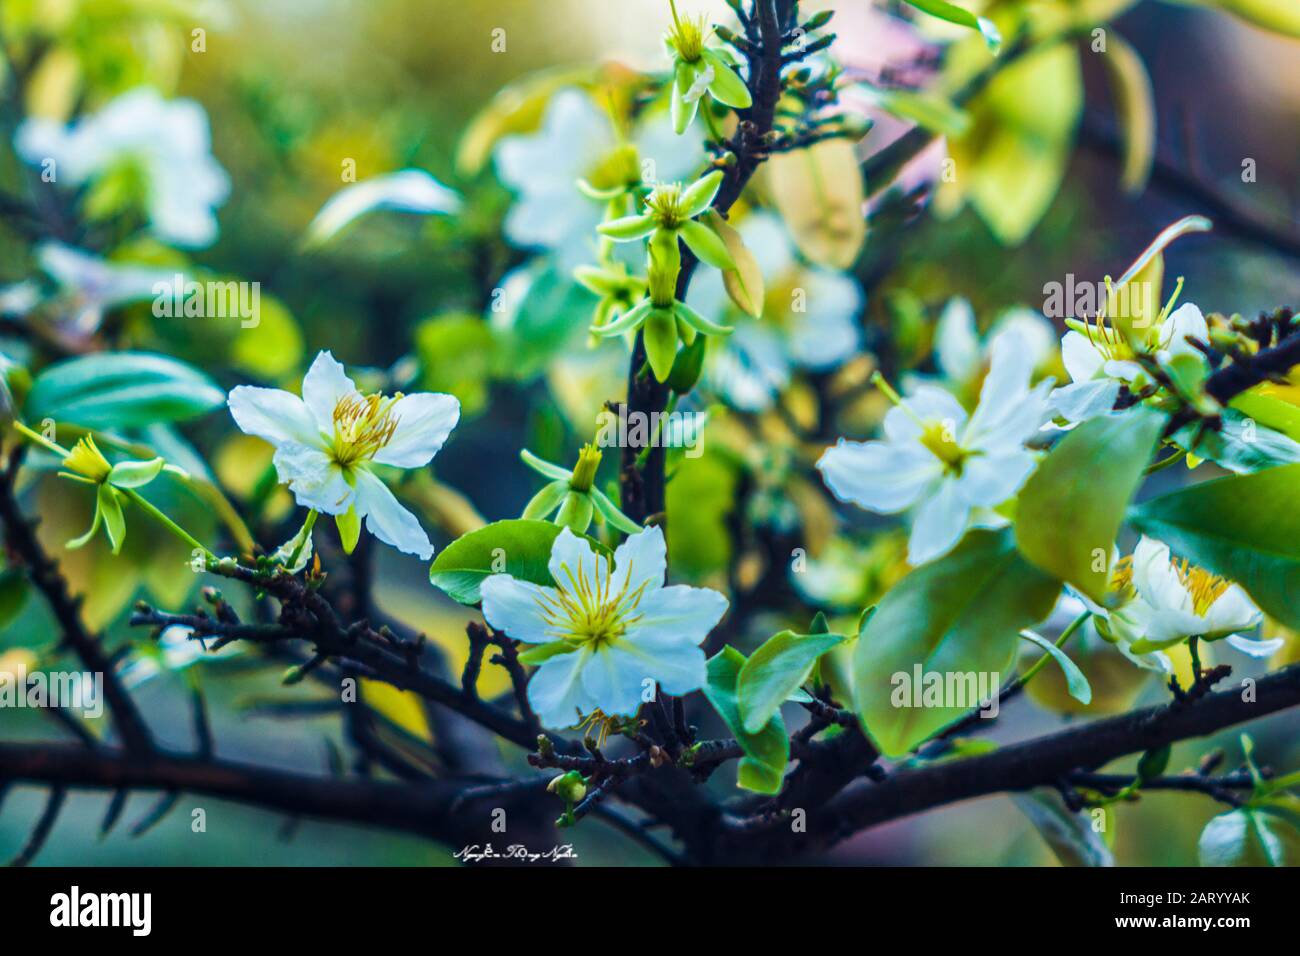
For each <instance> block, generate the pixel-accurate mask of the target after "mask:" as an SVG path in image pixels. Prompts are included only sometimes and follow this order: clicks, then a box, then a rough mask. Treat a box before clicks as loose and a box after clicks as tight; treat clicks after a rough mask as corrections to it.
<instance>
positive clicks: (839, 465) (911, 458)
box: [817, 438, 943, 514]
mask: <svg viewBox="0 0 1300 956" xmlns="http://www.w3.org/2000/svg"><path fill="white" fill-rule="evenodd" d="M817 470H818V471H820V472H821V473H822V478H823V479H824V480H825V482H826V487H828V488H830V490H831V491H832V492H833V493H834V494H835V497H836V498H838V499H840V500H841V501H851V502H853V503H854V504H856V505H858V506H860V507H862V508H866V509H868V510H870V511H876V512H880V513H881V514H890V513H892V512H895V511H902V510H903V509H904V508H907V507H910V506H911V505H913V504H915V503H916V501H917V499H918V498H920V497H921V495H922V494H923V493H924V492H925V489H926V488H928V487H929V486H930V485H931V484H933V483H934V481H936V480H937V479H938V478H939V477H940V476H941V475H942V474H943V463H942V462H940V461H939V459H938V458H936V457H935V456H934V455H933V454H932V453H931V452H930V451H929V450H927V449H926V448H925V447H924V446H922V445H920V444H917V443H916V442H910V441H909V442H908V443H906V444H899V443H895V442H892V441H889V442H883V441H869V442H851V441H845V440H844V439H842V438H841V439H840V442H839V444H838V445H835V446H834V447H832V448H828V449H826V451H825V453H824V454H823V455H822V457H821V460H819V461H818V462H817Z"/></svg>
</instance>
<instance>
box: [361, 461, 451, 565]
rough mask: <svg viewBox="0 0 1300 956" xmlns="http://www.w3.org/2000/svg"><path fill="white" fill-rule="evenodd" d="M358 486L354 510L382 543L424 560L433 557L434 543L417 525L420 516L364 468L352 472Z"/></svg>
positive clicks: (418, 524)
mask: <svg viewBox="0 0 1300 956" xmlns="http://www.w3.org/2000/svg"><path fill="white" fill-rule="evenodd" d="M353 477H354V480H355V481H356V486H357V511H358V513H359V514H361V515H363V516H364V517H365V519H366V528H367V529H368V530H369V531H370V533H371V534H373V535H374V536H375V537H376V538H378V539H379V540H380V541H382V542H384V544H390V545H392V546H393V547H394V548H396V549H397V550H398V551H401V552H404V553H405V554H414V555H416V556H417V557H419V558H420V559H421V560H423V561H427V560H429V558H431V557H433V545H432V544H430V543H429V536H428V535H427V534H425V533H424V529H423V528H422V527H420V522H419V519H417V518H416V517H415V515H413V514H411V512H409V511H407V510H406V509H405V508H403V507H402V506H401V505H400V504H399V503H398V501H397V499H396V498H395V497H393V493H392V492H391V491H389V490H388V486H387V485H385V484H384V483H383V482H382V481H380V480H379V479H378V478H376V477H375V476H374V475H373V474H371V473H370V472H368V471H366V470H365V469H364V468H358V469H356V470H355V471H354V472H353Z"/></svg>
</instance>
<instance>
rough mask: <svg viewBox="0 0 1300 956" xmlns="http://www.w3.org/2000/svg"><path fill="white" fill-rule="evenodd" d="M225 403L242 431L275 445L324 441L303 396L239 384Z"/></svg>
mask: <svg viewBox="0 0 1300 956" xmlns="http://www.w3.org/2000/svg"><path fill="white" fill-rule="evenodd" d="M226 404H227V405H228V406H229V408H230V414H231V416H232V417H233V418H234V419H235V424H236V425H238V426H239V429H240V431H243V432H246V433H247V434H249V435H256V436H257V437H258V438H262V439H265V440H266V441H269V442H270V443H271V444H273V445H279V444H281V443H282V442H286V441H292V442H296V443H298V444H300V445H321V444H323V442H322V440H321V437H320V430H319V429H318V428H317V427H316V420H315V419H314V418H313V417H312V414H311V412H310V411H308V409H307V406H306V405H305V404H304V403H303V400H302V399H301V398H299V397H298V396H297V395H294V394H292V393H290V392H285V391H281V390H280V389H278V388H256V387H254V386H252V385H240V386H238V387H236V388H234V389H231V392H230V395H229V397H228V398H227V399H226Z"/></svg>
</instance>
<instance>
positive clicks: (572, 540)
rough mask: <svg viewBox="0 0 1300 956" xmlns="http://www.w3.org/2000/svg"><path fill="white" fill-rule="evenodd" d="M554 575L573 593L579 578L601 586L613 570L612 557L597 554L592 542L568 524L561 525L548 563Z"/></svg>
mask: <svg viewBox="0 0 1300 956" xmlns="http://www.w3.org/2000/svg"><path fill="white" fill-rule="evenodd" d="M546 568H547V570H548V571H550V572H551V577H552V578H554V579H555V583H556V584H557V585H559V587H560V588H561V589H562V590H565V591H569V592H570V593H572V592H573V591H574V590H576V583H577V582H578V580H579V578H581V579H583V580H585V581H586V583H587V584H588V585H589V586H590V587H592V588H597V587H599V586H600V582H602V581H604V580H605V578H606V576H607V575H609V574H610V570H609V560H608V559H607V558H605V556H604V555H601V554H597V553H596V550H595V549H594V548H592V546H591V542H590V541H588V540H587V539H586V538H583V537H579V536H578V535H576V534H574V533H573V532H572V531H570V530H569V529H568V528H562V529H560V533H559V535H557V536H556V538H555V543H554V544H553V545H551V558H550V560H549V561H547V563H546Z"/></svg>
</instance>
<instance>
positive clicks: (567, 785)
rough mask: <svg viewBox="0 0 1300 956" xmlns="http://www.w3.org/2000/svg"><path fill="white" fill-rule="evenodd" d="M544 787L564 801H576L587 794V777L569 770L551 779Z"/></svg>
mask: <svg viewBox="0 0 1300 956" xmlns="http://www.w3.org/2000/svg"><path fill="white" fill-rule="evenodd" d="M546 789H547V790H549V791H550V792H551V793H553V794H555V795H556V796H557V797H559V798H560V799H561V800H563V801H565V802H566V803H578V802H580V801H581V800H582V798H583V797H585V796H586V795H587V778H586V777H584V776H583V775H582V774H580V773H579V772H578V771H576V770H570V771H569V772H568V773H564V774H560V776H558V777H556V778H555V779H554V780H552V781H551V782H550V783H549V784H547V785H546Z"/></svg>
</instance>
